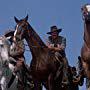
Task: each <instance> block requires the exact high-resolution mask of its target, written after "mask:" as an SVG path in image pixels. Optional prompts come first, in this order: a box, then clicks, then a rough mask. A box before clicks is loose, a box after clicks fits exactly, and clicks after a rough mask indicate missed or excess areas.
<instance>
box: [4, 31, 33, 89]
mask: <svg viewBox="0 0 90 90" xmlns="http://www.w3.org/2000/svg"><path fill="white" fill-rule="evenodd" d="M14 32H15V31H14V30H9V31H7V32H5V34H4V36H5V37H6V38H9V40H8V41H9V43H10V50H12V51H11V52H10V51H9V53H10V57H9V59H10V64H11V65H9V66H11V68H12V72H13V74H12V77H11V79H10V81H9V83H8V85H7V86H8V88H10V87H11V85H12V83H13V81H14V79H15V77H16V78H17V79H18V83H17V87H18V90H26V89H27V88H30V90H33V89H32V88H33V86H34V85H33V82H32V77H31V76H29V75H28V73H29V71H28V65H27V64H26V63H24V62H23V63H22V62H21V61H20V60H22V59H23V57H24V56H23V54H22V55H21V54H19V53H18V52H17V54H18V55H17V54H16V55H15V56H14V57H13V56H11V54H12V53H15V51H14V49H15V48H18V50H19V48H20V49H21V47H20V46H17V44H18V42H20V41H18V42H17V44H16V43H15V42H14V41H13V39H14ZM23 45H24V43H23ZM21 57H22V58H21ZM19 58H20V60H19V61H18V59H19ZM17 68H19V70H17V71H15V69H17ZM28 80H29V81H30V82H29V81H28Z"/></svg>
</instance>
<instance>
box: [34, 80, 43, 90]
mask: <svg viewBox="0 0 90 90" xmlns="http://www.w3.org/2000/svg"><path fill="white" fill-rule="evenodd" d="M34 90H42V84H41V82H39V81H37V80H35V79H34Z"/></svg>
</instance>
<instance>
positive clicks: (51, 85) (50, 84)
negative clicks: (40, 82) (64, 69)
mask: <svg viewBox="0 0 90 90" xmlns="http://www.w3.org/2000/svg"><path fill="white" fill-rule="evenodd" d="M48 88H49V90H54V77H53V74H52V73H51V74H50V75H49V77H48Z"/></svg>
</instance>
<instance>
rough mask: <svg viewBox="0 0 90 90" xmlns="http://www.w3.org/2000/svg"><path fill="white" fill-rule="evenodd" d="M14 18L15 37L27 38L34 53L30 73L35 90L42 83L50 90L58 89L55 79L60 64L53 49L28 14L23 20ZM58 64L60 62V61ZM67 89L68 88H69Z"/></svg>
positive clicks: (38, 89)
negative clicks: (48, 45) (40, 35)
mask: <svg viewBox="0 0 90 90" xmlns="http://www.w3.org/2000/svg"><path fill="white" fill-rule="evenodd" d="M14 18H15V21H16V23H17V25H16V30H15V37H16V36H19V38H20V39H21V40H22V39H25V40H26V41H27V43H28V46H29V48H30V51H31V54H32V61H31V64H30V73H31V74H32V76H33V80H34V83H35V90H40V87H41V85H42V84H44V85H45V87H46V88H47V89H48V90H58V89H56V84H55V80H54V77H55V76H56V72H57V69H58V65H57V64H56V63H55V62H57V59H56V58H55V54H54V53H53V52H52V50H50V49H48V47H47V46H46V45H45V44H44V42H43V41H42V40H41V38H40V37H39V35H38V34H37V33H36V32H35V30H34V29H33V28H32V26H31V25H30V24H29V23H28V22H27V19H28V16H26V17H25V18H24V19H21V20H18V19H17V18H16V17H14ZM58 64H60V63H59V62H58ZM61 72H62V69H61ZM62 76H63V73H61V74H60V78H59V81H60V83H61V81H62ZM41 83H42V84H41ZM60 83H59V84H60ZM57 86H58V85H57ZM59 87H60V90H64V88H63V89H62V88H61V86H60V85H59ZM41 89H42V88H41ZM65 90H67V88H66V89H65Z"/></svg>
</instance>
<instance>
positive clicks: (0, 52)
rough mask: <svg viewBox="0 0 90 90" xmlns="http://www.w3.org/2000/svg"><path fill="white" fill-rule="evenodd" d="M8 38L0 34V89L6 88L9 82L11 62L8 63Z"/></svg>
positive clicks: (4, 89) (5, 89)
mask: <svg viewBox="0 0 90 90" xmlns="http://www.w3.org/2000/svg"><path fill="white" fill-rule="evenodd" d="M8 39H9V38H6V37H5V36H0V90H7V84H8V82H9V79H10V78H9V77H10V73H11V72H10V70H12V68H11V64H10V63H9V48H10V44H9V42H8Z"/></svg>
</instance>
